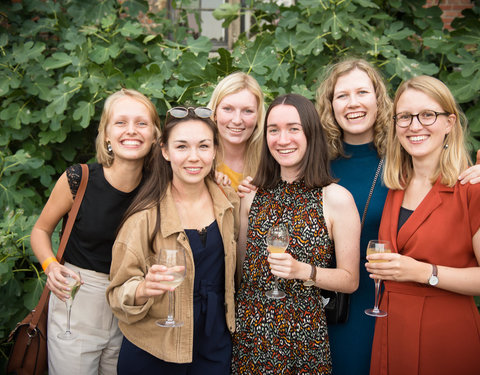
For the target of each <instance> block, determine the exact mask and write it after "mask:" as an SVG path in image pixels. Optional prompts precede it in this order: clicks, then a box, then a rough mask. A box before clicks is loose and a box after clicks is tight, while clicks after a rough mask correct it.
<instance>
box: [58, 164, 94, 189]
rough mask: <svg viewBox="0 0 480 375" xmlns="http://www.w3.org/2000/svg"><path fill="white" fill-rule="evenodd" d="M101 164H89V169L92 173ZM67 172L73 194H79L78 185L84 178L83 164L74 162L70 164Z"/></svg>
mask: <svg viewBox="0 0 480 375" xmlns="http://www.w3.org/2000/svg"><path fill="white" fill-rule="evenodd" d="M99 166H100V164H98V163H94V164H88V171H89V173H91V172H92V171H96V170H97V169H98V168H99ZM65 174H66V176H67V181H68V185H69V186H70V191H71V193H72V196H73V197H75V196H76V195H77V191H78V187H79V186H80V182H81V180H82V165H81V164H74V165H71V166H69V167H68V168H67V169H66V170H65Z"/></svg>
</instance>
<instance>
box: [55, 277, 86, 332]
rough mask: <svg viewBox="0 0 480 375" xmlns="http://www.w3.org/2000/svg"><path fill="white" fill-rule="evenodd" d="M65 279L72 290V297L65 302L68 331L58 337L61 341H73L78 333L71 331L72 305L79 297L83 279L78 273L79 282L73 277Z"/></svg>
mask: <svg viewBox="0 0 480 375" xmlns="http://www.w3.org/2000/svg"><path fill="white" fill-rule="evenodd" d="M64 276H65V278H66V279H67V284H68V287H69V288H70V296H69V297H68V298H67V299H66V300H65V305H66V307H67V329H66V330H65V332H61V333H59V334H58V335H57V337H58V338H59V339H61V340H73V339H74V338H76V337H77V334H76V333H72V331H70V316H71V313H72V304H73V300H74V299H75V296H76V295H77V292H78V290H79V289H80V286H81V285H82V282H81V280H82V277H81V275H80V272H77V276H78V278H79V280H80V281H79V280H77V279H75V278H73V277H72V276H71V275H64Z"/></svg>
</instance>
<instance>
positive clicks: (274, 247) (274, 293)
mask: <svg viewBox="0 0 480 375" xmlns="http://www.w3.org/2000/svg"><path fill="white" fill-rule="evenodd" d="M289 240H290V237H289V235H288V230H287V227H286V226H285V224H278V225H274V226H273V227H271V228H270V229H269V230H268V232H267V250H268V251H269V252H270V253H284V252H285V250H286V249H287V247H288V242H289ZM274 280H275V284H274V287H273V290H269V291H268V292H267V293H266V295H267V297H269V298H275V299H281V298H285V292H283V291H281V290H279V289H278V277H277V276H275V277H274Z"/></svg>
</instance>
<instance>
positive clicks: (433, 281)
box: [428, 264, 438, 286]
mask: <svg viewBox="0 0 480 375" xmlns="http://www.w3.org/2000/svg"><path fill="white" fill-rule="evenodd" d="M432 268H433V270H432V275H431V276H430V278H429V279H428V284H429V285H431V286H435V285H437V284H438V276H437V274H438V268H437V266H436V265H435V264H432Z"/></svg>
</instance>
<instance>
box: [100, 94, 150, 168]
mask: <svg viewBox="0 0 480 375" xmlns="http://www.w3.org/2000/svg"><path fill="white" fill-rule="evenodd" d="M154 141H155V125H154V122H153V120H152V118H151V116H150V112H149V111H148V108H147V107H146V106H145V105H144V104H143V103H141V102H139V101H137V100H135V99H133V98H131V97H129V96H125V97H122V98H120V99H118V100H117V101H115V103H113V104H112V108H111V116H110V121H109V122H108V124H107V126H106V130H105V142H110V144H111V145H112V152H113V154H114V155H115V158H114V163H115V162H119V161H121V160H126V161H143V158H144V157H145V156H146V155H147V154H148V152H149V151H150V149H151V147H152V144H153V142H154Z"/></svg>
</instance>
